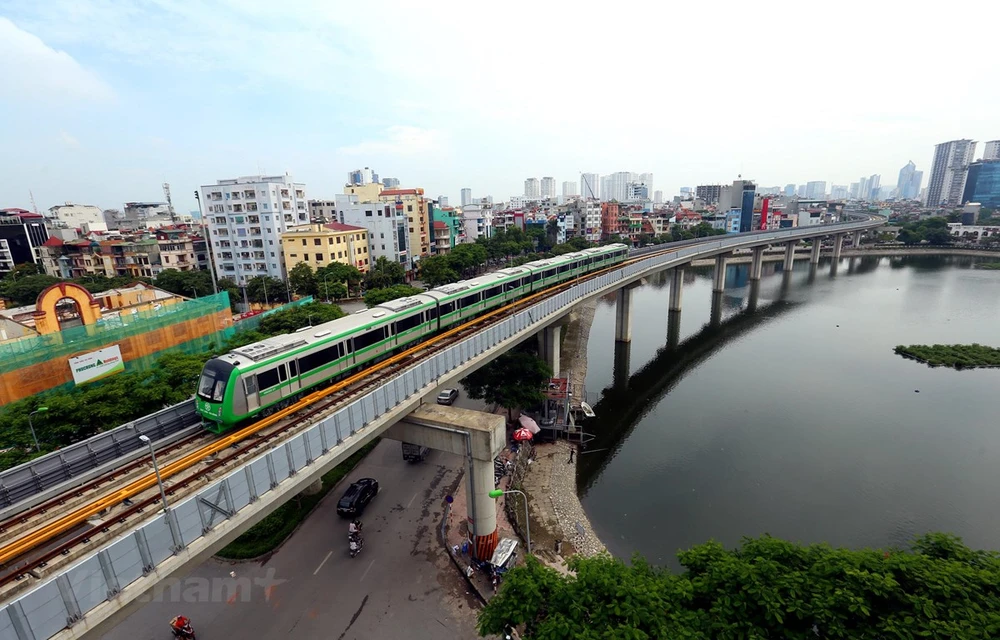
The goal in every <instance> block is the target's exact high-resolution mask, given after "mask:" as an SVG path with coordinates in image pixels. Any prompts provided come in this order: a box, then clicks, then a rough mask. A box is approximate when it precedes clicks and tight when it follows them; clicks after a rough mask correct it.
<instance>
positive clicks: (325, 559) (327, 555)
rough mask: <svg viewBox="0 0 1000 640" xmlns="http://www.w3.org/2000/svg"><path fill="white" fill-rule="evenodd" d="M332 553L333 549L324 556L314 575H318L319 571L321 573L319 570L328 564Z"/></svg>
mask: <svg viewBox="0 0 1000 640" xmlns="http://www.w3.org/2000/svg"><path fill="white" fill-rule="evenodd" d="M332 555H333V551H331V552H330V553H328V554H326V557H325V558H323V562H320V563H319V566H318V567H316V570H315V571H313V575H316V574H317V573H319V570H320V569H322V568H323V565H324V564H326V561H327V560H329V559H330V556H332Z"/></svg>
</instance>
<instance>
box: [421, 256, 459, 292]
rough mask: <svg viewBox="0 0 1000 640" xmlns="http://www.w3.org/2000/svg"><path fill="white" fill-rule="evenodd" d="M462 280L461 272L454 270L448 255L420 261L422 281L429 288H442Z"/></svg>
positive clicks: (429, 257)
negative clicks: (444, 285)
mask: <svg viewBox="0 0 1000 640" xmlns="http://www.w3.org/2000/svg"><path fill="white" fill-rule="evenodd" d="M460 279H461V277H460V275H459V272H458V271H456V270H455V269H453V268H452V266H451V260H450V259H449V256H448V255H441V256H428V257H426V258H423V259H422V260H421V261H420V281H421V282H423V283H424V284H426V285H427V286H428V287H440V286H441V285H443V284H448V283H449V282H457V281H458V280H460Z"/></svg>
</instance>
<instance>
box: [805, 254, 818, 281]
mask: <svg viewBox="0 0 1000 640" xmlns="http://www.w3.org/2000/svg"><path fill="white" fill-rule="evenodd" d="M817 270H819V265H817V264H816V263H815V262H813V261H812V260H810V261H809V277H808V278H806V283H808V284H812V283H813V282H815V281H816V271H817Z"/></svg>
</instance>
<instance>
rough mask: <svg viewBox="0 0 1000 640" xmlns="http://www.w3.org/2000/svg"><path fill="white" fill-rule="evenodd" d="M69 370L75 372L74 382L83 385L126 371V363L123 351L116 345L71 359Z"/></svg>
mask: <svg viewBox="0 0 1000 640" xmlns="http://www.w3.org/2000/svg"><path fill="white" fill-rule="evenodd" d="M69 368H70V371H72V372H73V382H75V383H76V384H83V383H84V382H93V381H94V380H98V379H100V378H106V377H107V376H111V375H114V374H116V373H121V372H122V371H124V370H125V361H124V360H122V352H121V349H119V348H118V345H114V346H111V347H105V348H103V349H100V350H99V351H91V352H90V353H85V354H83V355H82V356H76V357H75V358H70V359H69Z"/></svg>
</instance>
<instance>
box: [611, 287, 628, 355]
mask: <svg viewBox="0 0 1000 640" xmlns="http://www.w3.org/2000/svg"><path fill="white" fill-rule="evenodd" d="M615 341H617V342H631V341H632V288H631V287H622V288H621V289H619V290H618V299H617V302H616V304H615Z"/></svg>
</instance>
